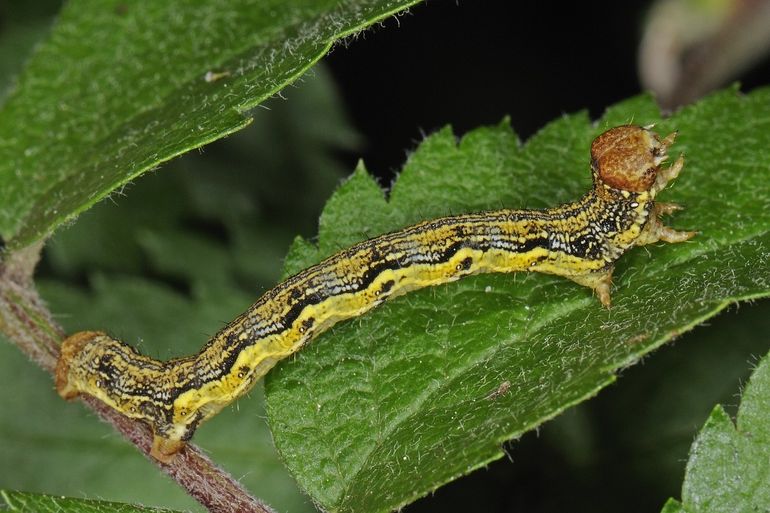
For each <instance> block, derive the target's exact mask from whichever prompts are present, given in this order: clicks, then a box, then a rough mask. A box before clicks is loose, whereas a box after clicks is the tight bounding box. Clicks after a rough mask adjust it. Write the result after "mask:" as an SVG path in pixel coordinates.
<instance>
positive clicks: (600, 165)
mask: <svg viewBox="0 0 770 513" xmlns="http://www.w3.org/2000/svg"><path fill="white" fill-rule="evenodd" d="M675 138H676V132H674V133H672V134H670V135H668V136H667V137H665V138H664V139H660V138H659V137H658V134H656V133H655V132H653V131H652V130H650V128H649V127H641V126H635V125H623V126H617V127H615V128H610V129H609V130H607V131H606V132H604V133H603V134H601V135H600V136H599V137H597V138H596V139H594V142H593V143H591V169H592V170H593V174H594V182H595V183H597V184H599V183H602V184H604V185H608V186H609V187H612V188H613V189H619V190H624V191H630V192H644V191H649V190H650V189H651V188H652V186H653V185H654V184H655V179H656V178H657V176H658V170H659V167H660V165H661V164H662V163H663V162H665V161H666V159H667V158H668V155H667V153H666V151H667V150H668V147H669V146H670V145H671V144H672V143H673V142H674V139H675Z"/></svg>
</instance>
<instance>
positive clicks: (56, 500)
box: [0, 490, 172, 513]
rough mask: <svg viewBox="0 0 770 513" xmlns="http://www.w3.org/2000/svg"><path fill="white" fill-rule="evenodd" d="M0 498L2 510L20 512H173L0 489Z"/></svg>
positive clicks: (0, 508) (118, 503)
mask: <svg viewBox="0 0 770 513" xmlns="http://www.w3.org/2000/svg"><path fill="white" fill-rule="evenodd" d="M0 498H1V499H2V501H3V503H0V510H2V511H14V512H18V513H60V512H62V511H66V512H67V513H153V512H156V513H164V512H165V513H172V512H171V510H169V509H155V508H145V507H142V506H135V505H133V504H123V503H120V502H106V501H94V500H89V499H74V498H72V497H61V496H53V495H43V494H39V493H28V492H16V491H11V490H0Z"/></svg>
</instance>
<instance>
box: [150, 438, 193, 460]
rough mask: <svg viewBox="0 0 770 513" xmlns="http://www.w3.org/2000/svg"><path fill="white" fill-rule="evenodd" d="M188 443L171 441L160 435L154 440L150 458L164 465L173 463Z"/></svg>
mask: <svg viewBox="0 0 770 513" xmlns="http://www.w3.org/2000/svg"><path fill="white" fill-rule="evenodd" d="M186 443H187V442H185V441H183V440H171V439H169V438H164V437H162V436H159V435H155V436H154V437H153V439H152V448H151V449H150V456H152V457H153V458H155V459H156V460H158V461H161V462H163V463H169V462H171V461H172V460H173V459H174V457H175V456H176V454H177V453H178V452H179V451H181V450H182V449H183V448H184V446H185V444H186Z"/></svg>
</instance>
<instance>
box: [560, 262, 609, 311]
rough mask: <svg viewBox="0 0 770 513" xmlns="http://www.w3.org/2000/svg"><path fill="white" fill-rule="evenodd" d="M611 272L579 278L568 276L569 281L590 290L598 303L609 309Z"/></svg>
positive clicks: (580, 276)
mask: <svg viewBox="0 0 770 513" xmlns="http://www.w3.org/2000/svg"><path fill="white" fill-rule="evenodd" d="M612 270H613V269H612V268H609V269H607V270H606V271H597V272H593V273H589V274H583V275H579V276H570V277H569V279H570V280H572V281H574V282H575V283H578V284H580V285H583V286H585V287H589V288H590V289H592V290H593V291H594V294H596V297H598V298H599V301H601V303H602V305H603V306H604V307H605V308H609V307H610V302H611V301H610V289H611V287H612Z"/></svg>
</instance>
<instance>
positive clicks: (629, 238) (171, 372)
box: [56, 125, 695, 461]
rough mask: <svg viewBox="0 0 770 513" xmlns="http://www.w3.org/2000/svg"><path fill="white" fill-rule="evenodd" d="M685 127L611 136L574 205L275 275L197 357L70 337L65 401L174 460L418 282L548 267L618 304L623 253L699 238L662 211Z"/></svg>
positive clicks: (355, 249) (456, 227) (435, 231)
mask: <svg viewBox="0 0 770 513" xmlns="http://www.w3.org/2000/svg"><path fill="white" fill-rule="evenodd" d="M675 136H676V134H675V133H674V134H670V135H668V136H667V137H665V138H662V139H661V138H659V137H658V136H657V135H656V134H655V133H654V132H652V131H651V129H650V128H644V127H637V126H630V125H626V126H619V127H615V128H612V129H610V130H608V131H606V132H604V133H603V134H601V135H600V136H599V137H597V138H596V139H595V140H594V141H593V143H592V145H591V170H592V173H593V187H592V188H591V190H589V191H588V192H587V193H586V194H585V195H584V196H583V197H582V198H580V199H579V200H577V201H575V202H573V203H567V204H564V205H560V206H557V207H554V208H549V209H545V210H509V209H502V210H495V211H489V212H480V213H473V214H463V215H457V216H449V217H442V218H439V219H433V220H430V221H425V222H422V223H419V224H416V225H413V226H409V227H407V228H404V229H402V230H399V231H395V232H392V233H387V234H385V235H380V236H378V237H375V238H372V239H369V240H366V241H363V242H360V243H358V244H355V245H353V246H351V247H349V248H348V249H345V250H343V251H340V252H339V253H337V254H335V255H333V256H331V257H329V258H327V259H326V260H324V261H323V262H321V263H319V264H317V265H314V266H312V267H309V268H307V269H305V270H304V271H302V272H300V273H298V274H296V275H294V276H292V277H291V278H289V279H287V280H286V281H284V282H282V283H280V284H278V285H276V286H275V287H274V288H273V289H271V290H269V291H268V292H267V293H265V294H264V295H263V296H262V297H261V298H259V299H258V300H257V302H256V303H254V304H253V305H252V306H251V307H250V308H249V309H248V310H247V311H246V312H244V313H243V314H242V315H240V316H239V317H238V318H237V319H235V320H234V321H232V322H231V323H229V324H228V325H226V326H225V327H224V328H223V329H221V330H220V331H219V332H218V333H217V334H216V335H215V336H214V337H213V338H212V339H211V340H209V341H208V342H207V343H206V345H205V346H204V347H203V349H201V350H200V352H198V353H197V354H195V355H193V356H189V357H186V358H179V359H175V360H170V361H165V362H163V361H158V360H154V359H152V358H149V357H147V356H144V355H141V354H139V353H138V352H137V351H136V350H134V349H133V348H131V347H130V346H128V345H126V344H124V343H123V342H120V341H118V340H116V339H114V338H112V337H110V336H109V335H107V334H105V333H102V332H96V331H86V332H80V333H76V334H74V335H72V336H70V337H69V338H67V339H66V340H65V341H64V342H63V343H62V347H61V356H60V358H59V361H58V366H57V369H56V387H57V390H58V392H59V394H60V395H61V396H62V397H64V398H66V399H71V398H73V397H75V396H77V395H78V394H89V395H92V396H94V397H96V398H98V399H100V400H101V401H103V402H105V403H106V404H108V405H109V406H111V407H112V408H115V409H116V410H118V411H120V412H121V413H123V414H124V415H126V416H128V417H131V418H135V419H140V420H142V421H145V422H147V423H148V424H149V425H150V426H151V427H152V430H153V432H154V435H155V438H154V442H153V447H152V453H151V454H152V455H153V456H154V457H155V458H157V459H160V460H164V461H167V460H169V459H170V458H171V457H172V456H173V455H174V454H175V453H176V452H177V451H179V450H180V449H181V448H182V447H183V446H184V444H185V442H186V441H187V440H189V439H190V437H192V435H193V433H194V432H195V430H196V428H197V427H198V426H199V425H200V423H201V422H203V421H204V420H206V419H208V418H210V417H211V416H213V415H214V414H216V413H217V412H218V411H219V410H221V409H222V408H223V407H224V406H226V405H227V404H229V403H231V402H232V401H233V400H235V399H236V398H237V397H239V396H241V395H243V394H244V393H245V392H247V391H248V390H249V389H250V388H251V387H252V385H253V384H254V383H255V382H256V381H257V380H259V379H260V378H261V377H262V376H264V375H265V373H267V371H268V370H269V369H270V368H272V367H273V366H274V365H275V364H276V362H278V361H279V360H281V359H283V358H286V357H287V356H289V355H291V354H292V353H294V352H296V351H297V350H299V349H300V348H301V347H302V346H303V345H304V344H306V343H307V342H309V341H310V340H312V339H313V338H314V337H316V336H317V335H318V334H320V333H322V332H323V331H325V330H326V329H328V328H329V327H330V326H332V325H333V324H335V323H337V322H339V321H342V320H344V319H349V318H351V317H356V316H358V315H362V314H363V313H365V312H367V311H368V310H370V309H372V308H374V307H375V306H377V305H379V304H380V303H382V302H383V301H385V300H386V299H389V298H393V297H396V296H399V295H401V294H405V293H407V292H409V291H411V290H415V289H420V288H423V287H429V286H432V285H438V284H441V283H447V282H451V281H454V280H457V279H460V278H462V277H464V276H468V275H472V274H478V273H493V272H494V273H510V272H517V271H537V272H543V273H549V274H556V275H560V276H564V277H566V278H569V279H570V280H572V281H574V282H577V283H579V284H580V285H584V286H586V287H589V288H591V289H593V291H594V292H595V294H596V295H597V296H598V298H599V300H600V301H601V303H602V304H603V305H604V306H606V307H608V306H609V305H610V284H611V277H612V270H613V267H614V263H615V261H616V260H617V259H618V258H620V256H621V255H622V254H623V253H625V252H626V251H627V250H628V249H630V248H631V247H633V246H639V245H643V244H650V243H653V242H656V241H665V242H682V241H685V240H687V239H689V238H690V237H692V236H693V235H695V232H686V231H676V230H674V229H671V228H669V227H667V226H665V225H663V223H662V222H661V221H660V216H662V215H664V214H668V213H670V212H672V211H674V210H676V209H678V208H679V207H678V206H677V205H675V204H671V203H656V202H655V196H656V195H657V193H658V192H660V191H661V190H662V189H663V188H664V187H665V186H666V184H667V183H668V182H669V181H670V180H672V179H674V178H675V177H676V176H677V175H678V174H679V172H680V170H681V169H682V166H683V164H684V159H683V158H682V157H681V156H680V157H679V158H678V159H677V160H676V161H675V162H674V163H673V164H672V165H671V166H670V167H662V166H661V164H662V163H663V162H664V161H665V160H666V159H667V149H668V147H669V146H670V145H671V144H672V143H673V142H674V138H675Z"/></svg>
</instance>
